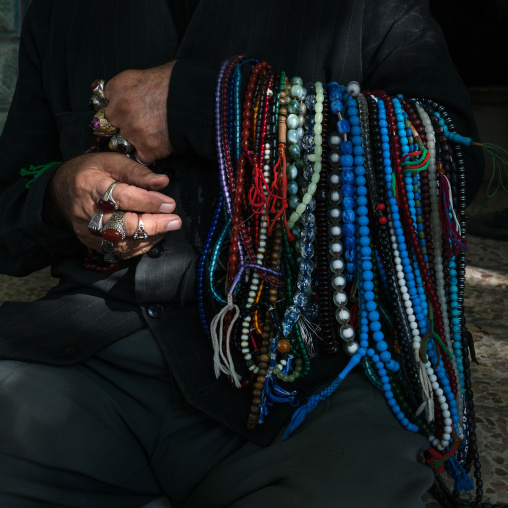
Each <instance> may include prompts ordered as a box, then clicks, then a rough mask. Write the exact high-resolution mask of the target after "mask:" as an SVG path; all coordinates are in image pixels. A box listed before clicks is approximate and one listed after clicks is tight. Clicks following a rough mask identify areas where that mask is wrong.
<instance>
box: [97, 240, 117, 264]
mask: <svg viewBox="0 0 508 508" xmlns="http://www.w3.org/2000/svg"><path fill="white" fill-rule="evenodd" d="M101 249H102V253H103V254H104V261H106V263H118V262H119V261H121V260H122V256H121V255H120V253H119V252H118V251H116V250H115V244H114V243H113V242H109V241H108V240H102V244H101Z"/></svg>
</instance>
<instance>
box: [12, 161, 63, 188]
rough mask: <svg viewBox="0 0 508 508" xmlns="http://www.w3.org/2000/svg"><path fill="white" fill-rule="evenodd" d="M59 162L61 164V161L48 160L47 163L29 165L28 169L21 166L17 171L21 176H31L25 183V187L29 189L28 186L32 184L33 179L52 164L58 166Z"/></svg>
mask: <svg viewBox="0 0 508 508" xmlns="http://www.w3.org/2000/svg"><path fill="white" fill-rule="evenodd" d="M59 164H62V163H61V162H50V163H49V164H43V165H42V166H30V167H29V168H28V169H25V168H21V170H20V171H19V174H20V175H21V176H30V177H32V179H31V180H29V181H28V182H27V183H26V185H25V187H26V188H27V189H29V188H30V186H31V185H32V183H33V182H34V180H36V179H37V178H39V177H40V176H41V175H43V174H44V172H45V171H47V170H48V169H50V168H52V167H54V166H58V165H59Z"/></svg>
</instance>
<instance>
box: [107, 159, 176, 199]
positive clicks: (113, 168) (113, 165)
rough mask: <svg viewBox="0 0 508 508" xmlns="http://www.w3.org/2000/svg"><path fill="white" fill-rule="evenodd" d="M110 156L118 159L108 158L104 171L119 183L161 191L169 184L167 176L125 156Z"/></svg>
mask: <svg viewBox="0 0 508 508" xmlns="http://www.w3.org/2000/svg"><path fill="white" fill-rule="evenodd" d="M110 155H112V156H113V155H117V157H110V158H108V161H107V162H108V163H107V165H105V166H104V168H103V169H104V170H105V171H106V172H107V173H108V174H109V176H110V177H111V178H112V179H113V180H116V181H117V182H122V183H127V184H129V185H134V186H136V187H141V188H144V189H148V190H161V189H163V188H164V187H166V186H167V185H168V184H169V177H168V176H167V175H164V174H162V175H159V174H157V173H154V172H153V171H152V170H151V169H149V168H147V167H146V166H143V165H142V164H138V163H137V162H135V161H133V160H131V159H129V157H126V156H125V155H121V154H110ZM143 162H145V161H143ZM108 185H109V184H108Z"/></svg>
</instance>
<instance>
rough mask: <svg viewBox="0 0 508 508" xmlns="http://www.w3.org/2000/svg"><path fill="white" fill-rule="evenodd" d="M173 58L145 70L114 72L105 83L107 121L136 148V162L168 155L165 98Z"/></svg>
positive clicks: (166, 96) (146, 161)
mask: <svg viewBox="0 0 508 508" xmlns="http://www.w3.org/2000/svg"><path fill="white" fill-rule="evenodd" d="M175 63H176V61H173V62H169V63H167V64H164V65H161V66H159V67H153V68H151V69H146V70H128V71H124V72H121V73H120V74H117V75H116V76H115V77H113V78H112V79H110V80H109V81H108V82H107V83H106V86H105V89H104V94H105V96H106V99H107V100H108V101H109V104H108V106H107V108H106V110H105V117H106V118H107V120H108V121H109V122H110V123H111V124H112V125H114V126H115V127H117V128H119V129H120V134H121V135H122V136H123V137H124V138H125V139H126V140H127V141H129V142H130V143H131V144H132V145H134V147H135V148H136V156H137V158H138V160H139V161H141V162H143V163H146V164H149V163H152V162H154V161H156V160H159V159H163V158H165V157H167V156H168V155H170V154H171V151H172V150H171V143H170V141H169V133H168V120H167V99H168V91H169V81H170V79H171V72H172V70H173V66H174V65H175Z"/></svg>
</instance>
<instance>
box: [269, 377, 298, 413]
mask: <svg viewBox="0 0 508 508" xmlns="http://www.w3.org/2000/svg"><path fill="white" fill-rule="evenodd" d="M263 395H264V396H265V397H266V404H267V405H268V406H272V405H273V404H274V402H289V404H291V405H292V406H298V405H299V402H298V401H297V400H296V391H293V392H288V391H286V390H284V389H283V388H281V387H280V386H279V385H278V384H277V381H276V380H275V376H270V377H268V378H267V379H266V382H265V388H264V391H263Z"/></svg>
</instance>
